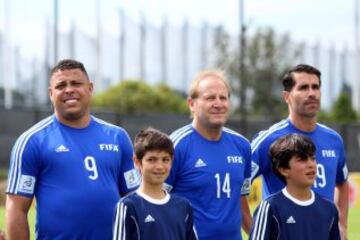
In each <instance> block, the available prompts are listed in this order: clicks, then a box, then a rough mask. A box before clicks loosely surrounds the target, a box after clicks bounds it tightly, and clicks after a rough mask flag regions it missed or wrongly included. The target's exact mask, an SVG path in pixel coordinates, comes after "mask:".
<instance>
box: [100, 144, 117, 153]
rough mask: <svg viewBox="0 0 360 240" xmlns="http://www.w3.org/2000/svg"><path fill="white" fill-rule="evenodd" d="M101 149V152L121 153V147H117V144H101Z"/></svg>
mask: <svg viewBox="0 0 360 240" xmlns="http://www.w3.org/2000/svg"><path fill="white" fill-rule="evenodd" d="M99 148H100V150H101V151H112V152H119V145H117V144H106V143H101V144H99Z"/></svg>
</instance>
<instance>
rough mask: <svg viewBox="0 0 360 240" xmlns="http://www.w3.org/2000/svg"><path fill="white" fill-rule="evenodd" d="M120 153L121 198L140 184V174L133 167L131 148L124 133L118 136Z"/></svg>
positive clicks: (128, 139)
mask: <svg viewBox="0 0 360 240" xmlns="http://www.w3.org/2000/svg"><path fill="white" fill-rule="evenodd" d="M120 138H121V140H120V143H121V145H120V148H121V149H122V151H121V172H120V174H121V175H120V184H119V185H120V194H121V195H122V196H123V195H125V194H126V193H128V192H130V191H132V190H134V189H136V188H137V187H138V186H139V184H140V179H141V177H140V173H139V172H138V170H137V169H135V167H134V162H133V159H132V157H133V154H134V152H133V146H132V144H131V141H130V138H129V136H128V134H127V133H126V132H125V131H124V132H123V134H121V135H120Z"/></svg>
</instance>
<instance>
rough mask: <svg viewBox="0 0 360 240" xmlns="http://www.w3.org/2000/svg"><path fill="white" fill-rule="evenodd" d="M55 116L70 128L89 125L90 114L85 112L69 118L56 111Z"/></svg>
mask: <svg viewBox="0 0 360 240" xmlns="http://www.w3.org/2000/svg"><path fill="white" fill-rule="evenodd" d="M55 116H56V118H57V119H58V120H59V122H61V123H62V124H64V125H66V126H69V127H72V128H85V127H87V126H88V125H89V123H90V119H91V116H90V114H87V115H85V116H83V117H81V118H79V119H71V120H70V119H66V118H63V117H61V116H59V115H58V114H56V113H55Z"/></svg>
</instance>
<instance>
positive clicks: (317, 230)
mask: <svg viewBox="0 0 360 240" xmlns="http://www.w3.org/2000/svg"><path fill="white" fill-rule="evenodd" d="M269 155H270V158H271V160H272V162H271V163H272V168H273V170H274V172H275V174H277V175H278V176H279V178H280V179H281V180H282V181H284V182H285V183H286V187H285V188H283V189H282V190H281V191H280V192H277V193H275V194H273V195H270V196H269V197H268V198H266V199H265V200H263V201H262V202H261V203H260V205H259V206H258V208H257V209H256V210H255V215H254V222H253V225H252V228H251V234H250V239H251V240H272V239H273V240H289V239H297V240H302V239H303V240H320V239H321V240H330V239H331V240H338V239H340V233H339V227H338V212H337V209H336V207H335V205H334V204H333V203H332V202H331V201H329V200H327V199H325V198H323V197H321V196H320V195H319V194H317V193H315V192H314V191H313V190H312V189H311V186H312V185H313V184H314V181H315V178H316V160H315V145H314V144H313V142H312V141H311V139H310V138H308V137H305V136H303V135H301V134H289V135H286V136H283V137H281V138H279V139H278V140H276V141H275V142H274V143H273V144H272V145H271V147H270V154H269Z"/></svg>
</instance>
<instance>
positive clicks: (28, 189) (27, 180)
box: [19, 175, 36, 194]
mask: <svg viewBox="0 0 360 240" xmlns="http://www.w3.org/2000/svg"><path fill="white" fill-rule="evenodd" d="M35 181H36V179H35V177H33V176H30V175H21V177H20V183H19V191H20V192H24V193H29V194H33V193H34V189H35Z"/></svg>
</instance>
